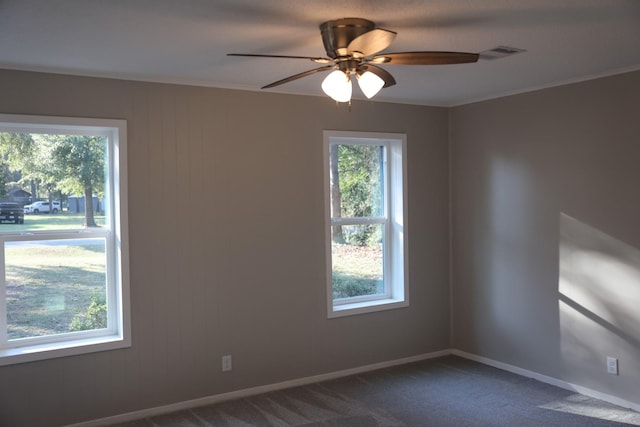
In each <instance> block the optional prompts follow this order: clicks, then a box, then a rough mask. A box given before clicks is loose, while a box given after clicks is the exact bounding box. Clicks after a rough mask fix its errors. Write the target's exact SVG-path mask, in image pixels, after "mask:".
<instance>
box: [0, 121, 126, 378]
mask: <svg viewBox="0 0 640 427" xmlns="http://www.w3.org/2000/svg"><path fill="white" fill-rule="evenodd" d="M0 132H16V133H44V134H47V133H48V134H67V135H87V136H102V137H105V138H106V139H107V141H108V143H107V150H108V160H109V161H108V166H107V168H108V170H107V174H108V183H107V185H106V197H107V199H108V200H109V203H108V209H109V212H108V219H109V224H108V227H99V228H78V229H75V230H68V231H67V230H65V231H59V232H52V231H42V232H40V231H36V230H34V231H29V232H22V233H19V232H11V231H7V232H2V233H0V366H2V365H10V364H14V363H23V362H31V361H35V360H44V359H50V358H54V357H63V356H71V355H77V354H83V353H92V352H97V351H106V350H114V349H118V348H126V347H130V346H131V320H130V301H129V243H128V235H129V233H128V218H127V167H126V166H127V122H126V121H125V120H110V119H91V118H70V117H53V116H23V115H9V114H0ZM73 238H76V239H77V238H100V239H104V240H105V252H106V259H107V261H106V275H107V290H106V291H107V301H108V307H107V318H108V324H107V328H106V329H101V330H92V331H79V332H70V333H62V334H55V335H47V336H42V337H29V338H21V339H16V340H8V337H7V324H6V320H7V307H6V298H5V296H6V284H5V261H4V244H5V242H10V241H27V240H51V239H54V240H64V239H73Z"/></svg>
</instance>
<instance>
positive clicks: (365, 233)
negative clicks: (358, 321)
mask: <svg viewBox="0 0 640 427" xmlns="http://www.w3.org/2000/svg"><path fill="white" fill-rule="evenodd" d="M333 228H334V229H336V228H341V229H342V235H343V237H344V243H338V242H335V241H334V242H332V244H331V262H332V271H333V298H334V299H337V298H350V297H357V296H371V295H378V294H384V292H385V289H384V274H383V273H384V271H383V256H382V255H383V249H382V236H383V225H382V224H366V225H343V226H341V227H337V226H336V227H333Z"/></svg>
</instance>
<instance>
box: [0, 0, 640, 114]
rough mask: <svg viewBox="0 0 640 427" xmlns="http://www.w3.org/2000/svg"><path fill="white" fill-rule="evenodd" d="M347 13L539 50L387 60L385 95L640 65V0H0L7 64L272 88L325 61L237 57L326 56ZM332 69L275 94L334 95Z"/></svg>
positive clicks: (523, 84)
mask: <svg viewBox="0 0 640 427" xmlns="http://www.w3.org/2000/svg"><path fill="white" fill-rule="evenodd" d="M343 17H359V18H366V19H370V20H372V21H375V22H376V24H377V25H378V26H379V27H382V28H386V29H390V30H393V31H396V32H398V36H397V37H396V39H395V41H394V43H393V44H392V45H391V47H390V48H388V49H387V50H386V51H387V52H403V51H419V50H442V51H463V52H481V51H484V50H487V49H492V48H494V47H496V46H500V45H506V46H511V47H517V48H521V49H525V50H526V52H524V53H521V54H518V55H514V56H511V57H507V58H502V59H497V60H482V59H481V60H480V61H479V62H478V63H475V64H461V65H446V66H401V65H386V66H385V69H386V70H387V71H389V72H391V73H392V74H393V76H394V77H395V79H396V80H397V82H398V84H396V85H395V86H392V87H390V88H386V89H383V90H382V92H380V94H378V95H377V96H376V98H375V99H376V100H378V101H390V102H402V103H410V104H423V105H459V104H464V103H468V102H473V101H477V100H482V99H488V98H493V97H498V96H503V95H508V94H512V93H518V92H523V91H527V90H532V89H536V88H541V87H547V86H553V85H558V84H563V83H567V82H572V81H579V80H584V79H589V78H592V77H597V76H601V75H608V74H615V73H620V72H624V71H630V70H635V69H640V1H638V0H570V1H566V0H565V1H562V0H483V1H478V0H475V1H474V0H406V1H401V0H400V1H389V0H341V1H338V0H325V1H311V0H287V1H285V0H263V1H257V0H256V1H248V0H179V1H178V0H110V1H106V0H0V68H7V69H21V70H34V71H48V72H59V73H66V74H75V75H88V76H104V77H115V78H125V79H134V80H145V81H156V82H170V83H184V84H192V85H203V86H214V87H223V88H236V89H246V90H260V87H262V86H264V85H265V84H268V83H271V82H273V81H276V80H280V79H282V78H284V77H287V76H289V75H292V74H296V73H299V72H302V71H305V70H309V69H312V68H315V67H317V64H314V63H312V62H309V61H306V60H293V59H264V58H237V57H227V56H226V53H229V52H237V53H254V54H279V55H302V56H326V53H325V52H324V49H323V47H322V40H321V38H320V31H319V29H318V26H319V24H320V23H322V22H324V21H327V20H331V19H338V18H343ZM324 75H325V74H324V73H319V74H315V75H313V76H310V77H306V78H303V79H300V80H296V81H295V82H292V83H289V84H286V85H282V86H278V87H276V88H273V89H269V90H268V91H271V92H279V93H294V94H308V95H318V96H323V94H322V91H321V89H320V83H321V81H322V79H323V77H324ZM356 92H357V93H356ZM354 97H355V98H358V97H362V96H361V95H360V93H359V92H358V91H357V89H355V90H354Z"/></svg>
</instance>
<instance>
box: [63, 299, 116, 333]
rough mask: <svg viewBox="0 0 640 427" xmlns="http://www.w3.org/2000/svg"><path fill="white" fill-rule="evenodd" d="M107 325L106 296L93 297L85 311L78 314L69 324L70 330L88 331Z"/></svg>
mask: <svg viewBox="0 0 640 427" xmlns="http://www.w3.org/2000/svg"><path fill="white" fill-rule="evenodd" d="M106 327H107V303H106V301H105V299H104V297H97V296H93V297H91V304H90V305H89V307H87V310H86V311H85V312H84V313H81V314H78V315H76V316H75V317H74V318H73V319H72V320H71V325H69V330H70V331H88V330H93V329H104V328H106Z"/></svg>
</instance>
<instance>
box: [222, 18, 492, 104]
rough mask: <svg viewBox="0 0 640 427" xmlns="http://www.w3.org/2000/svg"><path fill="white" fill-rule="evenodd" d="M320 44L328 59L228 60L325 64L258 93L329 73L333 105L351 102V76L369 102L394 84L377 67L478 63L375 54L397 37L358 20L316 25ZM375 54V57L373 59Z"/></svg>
mask: <svg viewBox="0 0 640 427" xmlns="http://www.w3.org/2000/svg"><path fill="white" fill-rule="evenodd" d="M320 33H321V35H322V42H323V44H324V48H325V50H326V51H327V56H328V57H311V56H290V55H260V54H248V53H228V54H227V55H228V56H246V57H260V58H290V59H308V60H311V61H313V62H315V63H318V64H328V65H324V66H322V67H319V68H313V69H311V70H308V71H304V72H302V73H298V74H294V75H292V76H289V77H286V78H284V79H282V80H278V81H276V82H273V83H271V84H268V85H266V86H263V87H262V88H261V89H268V88H272V87H274V86H279V85H281V84H284V83H289V82H291V81H294V80H297V79H300V78H302V77H306V76H310V75H313V74H316V73H319V72H324V71H330V70H334V71H332V72H331V73H330V74H329V75H328V76H327V77H326V78H325V79H324V81H323V82H322V89H323V91H324V92H325V93H326V94H327V95H328V96H330V97H331V98H333V99H334V100H335V101H337V102H350V101H351V93H352V89H351V76H354V75H355V76H356V78H357V81H358V85H359V86H360V89H361V90H362V92H363V93H364V94H365V96H366V97H367V98H372V97H373V96H374V95H375V94H377V93H378V92H379V91H380V89H382V88H383V87H389V86H393V85H394V84H396V81H395V79H394V78H393V76H392V75H391V74H390V73H389V72H388V71H386V70H385V69H384V68H382V67H380V66H379V65H380V64H390V65H446V64H464V63H470V62H476V61H478V58H479V54H477V53H466V52H439V51H426V52H398V53H383V54H377V53H378V52H380V51H382V50H384V49H386V48H387V47H389V46H390V45H391V43H392V42H393V40H394V39H395V37H396V35H397V33H396V32H395V31H390V30H385V29H383V28H376V26H375V23H374V22H372V21H369V20H367V19H362V18H343V19H336V20H333V21H327V22H324V23H322V24H321V25H320ZM376 54H377V55H376Z"/></svg>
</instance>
